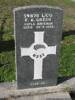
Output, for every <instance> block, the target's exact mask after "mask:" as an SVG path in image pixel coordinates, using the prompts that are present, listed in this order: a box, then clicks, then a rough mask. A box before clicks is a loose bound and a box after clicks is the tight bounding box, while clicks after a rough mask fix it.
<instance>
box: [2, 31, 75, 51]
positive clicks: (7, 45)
mask: <svg viewBox="0 0 75 100" xmlns="http://www.w3.org/2000/svg"><path fill="white" fill-rule="evenodd" d="M69 35H75V30H73V31H67V32H63V35H62V40H64V37H65V36H69ZM14 49H15V43H14V40H9V41H3V40H2V41H0V53H1V52H7V51H12V50H14Z"/></svg>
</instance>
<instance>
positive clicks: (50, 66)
mask: <svg viewBox="0 0 75 100" xmlns="http://www.w3.org/2000/svg"><path fill="white" fill-rule="evenodd" d="M62 19H63V10H62V9H61V8H57V7H49V6H29V7H28V6H27V7H19V8H15V9H14V20H15V21H14V28H15V29H14V30H15V32H14V33H15V45H16V66H17V87H18V88H19V89H22V88H30V87H41V86H49V85H56V83H57V73H58V60H59V59H58V58H59V48H60V40H61V35H62Z"/></svg>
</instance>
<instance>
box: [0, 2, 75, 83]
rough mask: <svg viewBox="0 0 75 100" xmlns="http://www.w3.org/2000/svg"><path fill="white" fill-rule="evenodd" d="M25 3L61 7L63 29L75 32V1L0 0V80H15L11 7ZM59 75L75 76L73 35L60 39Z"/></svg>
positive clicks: (24, 4)
mask: <svg viewBox="0 0 75 100" xmlns="http://www.w3.org/2000/svg"><path fill="white" fill-rule="evenodd" d="M27 5H50V6H59V7H61V8H63V9H64V21H63V31H64V32H65V31H67V32H70V31H73V34H75V33H74V32H75V3H74V2H72V1H71V0H0V42H1V43H0V44H1V45H0V81H1V82H4V81H13V80H15V53H14V45H13V41H14V37H13V8H14V7H18V6H27ZM65 34H66V33H65ZM2 41H3V42H2ZM59 76H75V35H69V36H66V37H65V38H64V40H62V41H61V51H60V67H59Z"/></svg>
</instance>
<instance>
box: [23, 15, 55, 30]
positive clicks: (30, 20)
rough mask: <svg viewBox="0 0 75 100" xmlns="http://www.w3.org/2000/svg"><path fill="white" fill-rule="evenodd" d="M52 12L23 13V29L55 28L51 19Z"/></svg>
mask: <svg viewBox="0 0 75 100" xmlns="http://www.w3.org/2000/svg"><path fill="white" fill-rule="evenodd" d="M52 18H53V14H49V13H42V14H35V13H34V14H24V24H23V29H33V28H34V27H35V28H36V29H40V28H41V29H44V28H55V26H54V22H53V20H52Z"/></svg>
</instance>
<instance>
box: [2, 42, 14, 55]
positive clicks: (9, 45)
mask: <svg viewBox="0 0 75 100" xmlns="http://www.w3.org/2000/svg"><path fill="white" fill-rule="evenodd" d="M14 49H15V44H14V40H9V41H0V53H1V52H7V51H12V50H14Z"/></svg>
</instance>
